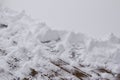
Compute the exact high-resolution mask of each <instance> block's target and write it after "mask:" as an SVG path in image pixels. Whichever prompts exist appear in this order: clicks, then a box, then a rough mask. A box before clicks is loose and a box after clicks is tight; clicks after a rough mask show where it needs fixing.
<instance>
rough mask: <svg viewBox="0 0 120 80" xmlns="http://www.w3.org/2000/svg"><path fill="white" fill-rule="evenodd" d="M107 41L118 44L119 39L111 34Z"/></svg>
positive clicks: (119, 42)
mask: <svg viewBox="0 0 120 80" xmlns="http://www.w3.org/2000/svg"><path fill="white" fill-rule="evenodd" d="M109 41H110V42H111V43H115V44H120V38H118V37H117V36H115V35H114V34H113V33H112V34H111V35H110V39H109Z"/></svg>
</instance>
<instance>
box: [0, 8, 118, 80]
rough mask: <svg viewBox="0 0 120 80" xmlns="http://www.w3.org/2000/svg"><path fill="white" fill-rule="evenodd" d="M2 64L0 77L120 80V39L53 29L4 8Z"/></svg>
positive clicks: (6, 79) (0, 18)
mask: <svg viewBox="0 0 120 80" xmlns="http://www.w3.org/2000/svg"><path fill="white" fill-rule="evenodd" d="M0 64H1V65H0V80H97V79H99V80H103V79H110V80H111V79H112V80H117V79H118V80H119V79H120V75H119V74H120V38H118V37H116V36H115V35H114V34H111V35H110V37H109V38H108V39H107V40H96V39H93V38H90V37H88V36H86V35H84V34H82V33H75V32H68V31H58V30H53V29H51V28H50V27H49V26H47V25H46V24H45V23H40V22H39V21H36V20H34V19H32V18H31V17H29V16H27V15H26V14H25V12H24V11H23V12H21V13H18V12H15V11H12V10H10V9H8V8H1V9H0ZM101 70H102V71H101Z"/></svg>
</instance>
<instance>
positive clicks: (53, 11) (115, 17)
mask: <svg viewBox="0 0 120 80" xmlns="http://www.w3.org/2000/svg"><path fill="white" fill-rule="evenodd" d="M4 4H5V5H6V6H8V7H10V8H12V9H15V10H18V11H22V10H25V11H26V13H27V14H29V15H31V16H32V17H33V18H35V19H39V20H40V21H43V22H46V23H47V24H48V25H49V26H51V27H52V28H55V29H67V30H74V31H77V32H83V33H86V34H88V35H90V36H91V35H92V36H95V37H98V36H99V37H101V36H104V35H105V34H110V33H111V32H114V33H115V34H117V35H118V36H120V0H4Z"/></svg>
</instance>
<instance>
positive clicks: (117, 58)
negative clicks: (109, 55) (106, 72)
mask: <svg viewBox="0 0 120 80" xmlns="http://www.w3.org/2000/svg"><path fill="white" fill-rule="evenodd" d="M112 60H113V62H114V63H116V64H120V49H117V50H116V51H115V53H114V54H113V59H112Z"/></svg>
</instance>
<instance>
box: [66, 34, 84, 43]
mask: <svg viewBox="0 0 120 80" xmlns="http://www.w3.org/2000/svg"><path fill="white" fill-rule="evenodd" d="M85 39H86V37H85V36H84V34H81V33H74V32H71V34H70V35H69V37H68V43H69V44H79V43H82V44H84V42H85Z"/></svg>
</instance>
